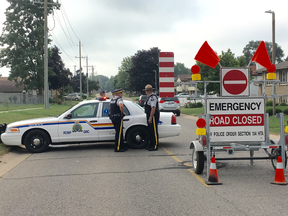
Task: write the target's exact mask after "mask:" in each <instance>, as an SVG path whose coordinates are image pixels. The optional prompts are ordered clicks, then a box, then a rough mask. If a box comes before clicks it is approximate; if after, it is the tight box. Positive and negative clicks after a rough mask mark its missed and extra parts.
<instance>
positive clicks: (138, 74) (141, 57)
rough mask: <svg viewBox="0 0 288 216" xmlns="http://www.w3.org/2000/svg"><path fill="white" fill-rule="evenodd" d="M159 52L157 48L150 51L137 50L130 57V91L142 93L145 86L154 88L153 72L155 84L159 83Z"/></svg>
mask: <svg viewBox="0 0 288 216" xmlns="http://www.w3.org/2000/svg"><path fill="white" fill-rule="evenodd" d="M159 52H160V50H159V49H158V47H153V48H151V49H150V50H138V51H137V53H136V54H135V55H134V56H133V57H132V62H133V66H132V68H131V69H130V70H128V74H129V76H130V80H129V86H130V90H132V91H137V92H142V89H143V88H144V87H145V85H147V84H151V85H152V86H153V88H155V72H154V71H156V77H157V78H156V79H157V81H156V82H157V83H159V78H158V77H159V66H158V64H159Z"/></svg>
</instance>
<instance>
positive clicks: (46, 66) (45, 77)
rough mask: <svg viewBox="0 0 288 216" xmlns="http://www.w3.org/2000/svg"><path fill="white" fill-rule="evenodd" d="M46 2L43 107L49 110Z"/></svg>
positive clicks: (45, 2)
mask: <svg viewBox="0 0 288 216" xmlns="http://www.w3.org/2000/svg"><path fill="white" fill-rule="evenodd" d="M47 18H48V17H47V0H45V1H44V20H45V21H44V105H45V109H49V86H48V28H47Z"/></svg>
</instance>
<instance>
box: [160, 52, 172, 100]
mask: <svg viewBox="0 0 288 216" xmlns="http://www.w3.org/2000/svg"><path fill="white" fill-rule="evenodd" d="M159 96H160V97H174V53H173V52H160V53H159Z"/></svg>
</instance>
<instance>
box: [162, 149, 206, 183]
mask: <svg viewBox="0 0 288 216" xmlns="http://www.w3.org/2000/svg"><path fill="white" fill-rule="evenodd" d="M161 147H162V148H163V149H164V151H166V153H167V154H168V155H170V156H171V157H172V158H173V159H174V160H176V161H177V162H180V163H182V161H181V160H180V159H179V158H177V157H176V156H174V155H173V154H172V153H171V152H170V151H169V150H168V149H166V148H165V147H163V146H161ZM184 165H185V166H187V167H191V165H190V164H188V163H184ZM187 170H188V172H190V173H191V174H192V175H193V176H194V177H195V178H196V179H197V180H198V181H199V182H201V183H202V184H203V185H204V186H206V187H211V186H210V185H207V184H206V183H205V181H204V180H203V179H202V178H201V177H199V176H198V175H197V174H196V173H195V172H194V171H193V170H191V169H187Z"/></svg>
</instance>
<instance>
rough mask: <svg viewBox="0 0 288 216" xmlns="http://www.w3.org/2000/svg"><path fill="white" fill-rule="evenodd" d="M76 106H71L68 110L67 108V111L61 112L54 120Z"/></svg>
mask: <svg viewBox="0 0 288 216" xmlns="http://www.w3.org/2000/svg"><path fill="white" fill-rule="evenodd" d="M76 105H77V104H74V105H73V106H71V107H70V108H68V109H67V110H65V111H64V112H62V113H61V114H59V115H57V116H55V118H58V117H59V116H60V115H62V114H63V113H65V112H67V111H68V110H69V109H71V108H73V107H74V106H76Z"/></svg>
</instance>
